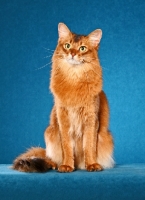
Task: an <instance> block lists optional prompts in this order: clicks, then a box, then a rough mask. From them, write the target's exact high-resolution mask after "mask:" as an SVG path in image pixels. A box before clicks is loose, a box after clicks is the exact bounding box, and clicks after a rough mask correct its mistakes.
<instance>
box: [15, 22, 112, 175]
mask: <svg viewBox="0 0 145 200" xmlns="http://www.w3.org/2000/svg"><path fill="white" fill-rule="evenodd" d="M58 33H59V40H58V45H57V47H56V50H55V52H54V55H53V58H52V63H53V64H52V72H51V81H50V89H51V92H52V93H53V96H54V102H55V103H54V107H53V109H52V112H51V117H50V125H49V126H48V128H47V129H46V131H45V142H46V150H45V149H42V148H31V149H30V150H28V151H27V152H26V153H24V154H22V155H20V156H19V157H17V158H16V159H15V160H14V164H13V169H16V170H19V171H25V172H45V171H47V170H48V169H49V168H53V169H55V168H57V169H58V171H59V172H72V171H73V170H75V169H86V170H88V171H101V170H103V169H105V168H111V167H113V166H114V160H113V158H112V153H113V139H112V136H111V133H110V132H109V131H108V123H109V108H108V102H107V98H106V96H105V93H104V92H103V91H102V69H101V66H100V63H99V59H98V47H99V43H100V40H101V37H102V31H101V30H100V29H97V30H95V31H93V32H92V33H90V34H89V35H87V36H85V35H77V34H74V33H72V32H71V31H70V30H69V29H68V27H67V26H66V25H65V24H63V23H59V25H58Z"/></svg>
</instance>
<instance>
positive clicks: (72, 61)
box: [67, 59, 82, 66]
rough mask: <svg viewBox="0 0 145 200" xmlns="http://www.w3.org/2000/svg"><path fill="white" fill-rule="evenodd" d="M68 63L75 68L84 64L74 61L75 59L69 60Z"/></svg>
mask: <svg viewBox="0 0 145 200" xmlns="http://www.w3.org/2000/svg"><path fill="white" fill-rule="evenodd" d="M67 62H68V63H69V64H71V65H74V66H75V65H80V64H82V62H81V61H78V60H74V59H68V60H67Z"/></svg>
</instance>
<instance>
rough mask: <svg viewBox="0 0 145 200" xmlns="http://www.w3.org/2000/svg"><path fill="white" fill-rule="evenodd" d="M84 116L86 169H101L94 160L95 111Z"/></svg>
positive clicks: (95, 151) (96, 121)
mask: <svg viewBox="0 0 145 200" xmlns="http://www.w3.org/2000/svg"><path fill="white" fill-rule="evenodd" d="M86 116H87V117H86V120H85V124H84V134H83V148H84V159H85V167H86V169H87V170H88V171H101V170H102V169H103V168H102V166H101V165H100V164H98V163H97V162H96V158H97V150H96V143H97V129H98V120H96V114H95V112H88V113H87V114H86Z"/></svg>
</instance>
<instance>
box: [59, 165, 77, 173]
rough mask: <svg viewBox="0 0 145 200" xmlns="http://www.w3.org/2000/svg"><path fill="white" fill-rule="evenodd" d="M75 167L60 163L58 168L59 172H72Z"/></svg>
mask: <svg viewBox="0 0 145 200" xmlns="http://www.w3.org/2000/svg"><path fill="white" fill-rule="evenodd" d="M73 170H74V169H73V168H72V167H70V166H68V165H60V166H59V168H58V171H59V172H72V171H73Z"/></svg>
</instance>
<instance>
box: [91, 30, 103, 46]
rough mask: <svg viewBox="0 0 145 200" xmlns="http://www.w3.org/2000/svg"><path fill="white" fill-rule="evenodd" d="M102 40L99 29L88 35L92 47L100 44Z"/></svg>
mask: <svg viewBox="0 0 145 200" xmlns="http://www.w3.org/2000/svg"><path fill="white" fill-rule="evenodd" d="M101 38H102V30H101V29H96V30H95V31H93V32H92V33H90V34H89V40H90V43H91V44H92V46H94V47H97V46H98V44H99V43H100V41H101Z"/></svg>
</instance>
